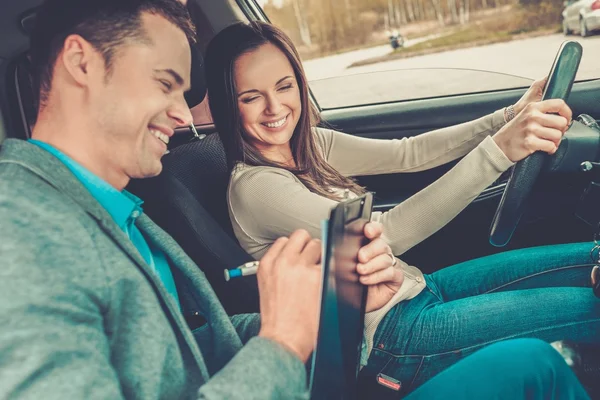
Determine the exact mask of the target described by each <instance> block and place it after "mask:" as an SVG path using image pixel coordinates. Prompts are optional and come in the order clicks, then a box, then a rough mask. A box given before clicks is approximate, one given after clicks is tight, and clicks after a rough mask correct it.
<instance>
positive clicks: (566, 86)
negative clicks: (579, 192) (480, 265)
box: [490, 41, 583, 247]
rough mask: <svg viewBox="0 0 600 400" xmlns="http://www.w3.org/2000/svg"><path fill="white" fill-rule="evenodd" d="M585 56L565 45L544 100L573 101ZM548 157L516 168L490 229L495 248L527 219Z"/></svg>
mask: <svg viewBox="0 0 600 400" xmlns="http://www.w3.org/2000/svg"><path fill="white" fill-rule="evenodd" d="M582 53H583V48H582V47H581V45H580V44H579V43H577V42H574V41H567V42H564V43H563V44H562V45H561V47H560V49H559V50H558V54H557V55H556V58H555V60H554V63H553V65H552V69H551V70H550V75H549V76H548V82H547V83H546V87H545V89H544V94H543V95H542V100H548V99H563V100H566V99H567V98H568V97H569V94H570V92H571V88H572V87H573V81H574V80H575V75H576V74H577V69H578V68H579V62H580V61H581V56H582ZM548 157H549V156H548V154H546V153H544V152H540V151H537V152H535V153H533V154H531V155H530V156H529V157H527V158H525V159H523V160H521V161H519V162H517V164H516V165H515V166H514V167H513V170H512V173H511V175H510V177H509V178H508V182H507V183H506V186H505V188H504V193H503V195H502V199H501V200H500V204H498V208H497V209H496V214H495V215H494V219H493V221H492V225H491V227H490V244H492V245H493V246H496V247H503V246H505V245H506V244H507V243H508V242H509V241H510V238H511V237H512V235H513V233H514V231H515V229H516V227H517V224H518V223H519V220H520V219H521V216H522V215H523V211H524V208H525V204H526V200H527V198H528V197H529V194H530V193H531V189H532V188H533V185H534V183H535V181H536V180H537V178H538V176H539V174H540V172H541V170H542V167H543V166H544V164H545V162H546V160H547V158H548Z"/></svg>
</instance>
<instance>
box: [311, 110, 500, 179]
mask: <svg viewBox="0 0 600 400" xmlns="http://www.w3.org/2000/svg"><path fill="white" fill-rule="evenodd" d="M504 123H505V122H504V112H503V110H499V111H496V112H494V113H493V114H490V115H488V116H485V117H483V118H479V119H476V120H474V121H470V122H466V123H464V124H459V125H455V126H451V127H448V128H443V129H438V130H435V131H431V132H427V133H424V134H421V135H418V136H414V137H410V138H403V139H393V140H386V139H383V140H382V139H367V138H360V137H356V136H352V135H348V134H344V133H341V132H336V131H333V130H329V129H323V128H317V129H316V134H317V140H318V141H319V143H320V145H321V148H322V149H323V152H324V155H325V159H326V160H327V162H329V164H331V166H333V167H334V168H335V169H337V170H338V171H339V172H340V173H341V174H343V175H346V176H358V175H376V174H386V173H398V172H416V171H423V170H427V169H430V168H433V167H437V166H439V165H442V164H445V163H447V162H450V161H453V160H456V159H457V158H460V157H462V156H464V155H466V154H467V153H468V152H469V151H471V150H473V149H474V148H475V147H477V145H478V144H479V143H481V142H482V141H483V140H484V139H485V138H486V137H488V136H490V135H493V134H494V133H496V132H497V131H498V130H499V129H500V128H501V127H502V126H503V125H504Z"/></svg>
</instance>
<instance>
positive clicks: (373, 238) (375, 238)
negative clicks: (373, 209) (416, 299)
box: [356, 222, 404, 312]
mask: <svg viewBox="0 0 600 400" xmlns="http://www.w3.org/2000/svg"><path fill="white" fill-rule="evenodd" d="M364 233H365V236H366V237H367V238H368V239H369V240H370V242H369V243H368V244H366V245H365V246H363V247H362V248H361V249H360V250H359V252H358V265H357V268H356V269H357V272H358V274H359V275H360V278H359V279H360V282H361V283H362V284H363V285H367V286H368V294H367V306H366V311H367V312H370V311H375V310H378V309H380V308H381V307H383V306H384V305H386V304H387V302H389V301H390V300H391V299H392V297H394V295H395V294H396V292H397V291H398V290H399V289H400V286H402V282H404V274H403V273H402V270H401V269H400V268H399V267H398V265H397V264H398V263H397V262H396V259H395V258H394V256H393V255H392V250H391V249H390V246H388V245H387V243H386V242H385V241H384V240H383V239H382V238H381V234H382V233H383V225H381V224H380V223H378V222H369V223H368V224H366V225H365V229H364Z"/></svg>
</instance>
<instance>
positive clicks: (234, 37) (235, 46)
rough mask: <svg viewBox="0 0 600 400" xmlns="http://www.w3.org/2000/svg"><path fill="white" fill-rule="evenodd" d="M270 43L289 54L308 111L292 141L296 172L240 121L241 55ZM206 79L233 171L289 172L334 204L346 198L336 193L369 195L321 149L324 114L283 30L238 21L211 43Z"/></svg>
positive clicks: (216, 121) (215, 118)
mask: <svg viewBox="0 0 600 400" xmlns="http://www.w3.org/2000/svg"><path fill="white" fill-rule="evenodd" d="M268 43H271V44H273V45H275V46H277V47H278V48H279V49H280V50H281V51H282V52H283V54H285V56H286V57H287V59H288V60H289V62H290V64H291V65H292V68H293V69H294V73H295V75H296V81H297V82H298V88H299V90H300V102H301V105H302V111H301V113H300V118H299V120H298V124H297V125H296V128H295V129H294V133H293V135H292V138H291V139H290V147H291V150H292V156H293V157H294V162H295V164H296V167H295V168H294V167H289V166H287V165H283V164H281V163H278V162H274V161H271V160H268V159H267V158H265V157H264V156H263V155H262V154H261V153H260V151H259V150H258V149H256V148H255V147H254V146H252V145H251V144H250V142H249V141H248V140H247V138H246V136H245V134H244V132H243V128H242V122H241V119H240V113H239V109H238V96H237V89H236V87H235V79H234V76H235V75H234V73H235V71H234V66H235V61H236V60H237V59H238V58H239V57H240V56H241V55H243V54H246V53H248V52H251V51H254V50H256V49H258V48H259V47H260V46H263V45H265V44H268ZM206 78H207V82H208V101H209V106H210V111H211V114H212V117H213V121H214V123H215V126H216V128H217V131H218V132H219V136H220V138H221V141H222V142H223V146H224V147H225V153H226V157H227V166H228V168H229V170H230V171H231V170H233V168H235V166H236V165H237V164H238V163H245V164H248V165H252V166H268V167H276V168H283V169H286V170H288V171H290V172H292V173H293V174H294V175H296V177H298V179H299V180H300V181H301V182H302V183H303V184H304V185H305V186H306V187H307V188H308V189H309V190H310V191H311V192H313V193H317V194H319V195H321V196H324V197H327V198H330V199H332V200H340V197H339V196H338V195H337V194H335V193H333V192H331V189H349V190H350V191H352V192H354V193H356V194H362V193H364V191H365V190H364V188H362V187H361V186H359V185H358V184H356V182H354V181H353V180H352V179H350V178H347V177H345V176H343V175H342V174H340V173H339V172H338V171H336V170H335V169H334V168H333V167H332V166H331V165H329V164H328V163H327V162H326V161H325V159H324V157H323V154H322V151H321V149H319V148H318V145H317V143H316V140H315V135H314V133H313V131H312V129H313V127H314V126H315V125H316V124H317V122H318V113H317V110H316V109H315V107H314V106H313V104H312V103H311V102H310V100H309V94H308V82H307V80H306V76H305V74H304V69H303V67H302V63H301V61H300V56H299V55H298V52H297V50H296V48H295V47H294V44H293V43H292V41H291V40H290V38H289V37H288V36H287V35H286V34H285V33H284V32H283V31H282V30H281V29H279V28H277V27H275V26H274V25H271V24H268V23H265V22H259V21H253V22H250V23H247V24H246V23H236V24H234V25H231V26H229V27H227V28H225V29H223V30H222V31H221V32H219V34H217V35H216V36H215V37H214V38H213V40H212V41H211V42H210V44H209V45H208V49H207V51H206Z"/></svg>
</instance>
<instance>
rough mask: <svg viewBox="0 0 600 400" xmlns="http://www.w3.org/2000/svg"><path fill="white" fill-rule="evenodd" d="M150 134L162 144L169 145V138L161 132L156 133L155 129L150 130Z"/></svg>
mask: <svg viewBox="0 0 600 400" xmlns="http://www.w3.org/2000/svg"><path fill="white" fill-rule="evenodd" d="M150 133H151V134H152V135H154V136H155V137H156V138H158V139H159V140H160V141H162V142H163V143H164V144H169V137H168V136H167V135H165V134H164V133H162V132H161V131H157V130H156V129H150Z"/></svg>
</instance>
